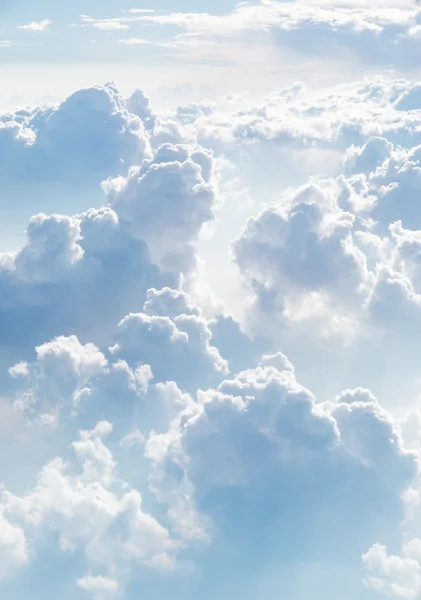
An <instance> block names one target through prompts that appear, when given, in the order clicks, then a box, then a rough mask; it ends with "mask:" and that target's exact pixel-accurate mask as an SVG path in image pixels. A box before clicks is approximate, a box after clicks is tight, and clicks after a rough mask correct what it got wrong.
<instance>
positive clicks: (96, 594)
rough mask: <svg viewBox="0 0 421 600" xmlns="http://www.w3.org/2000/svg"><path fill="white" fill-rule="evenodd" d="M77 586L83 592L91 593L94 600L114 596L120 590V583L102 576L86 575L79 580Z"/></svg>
mask: <svg viewBox="0 0 421 600" xmlns="http://www.w3.org/2000/svg"><path fill="white" fill-rule="evenodd" d="M77 584H78V586H79V587H80V588H82V589H83V590H86V591H87V592H90V593H91V594H92V596H93V598H94V600H103V599H104V598H109V597H111V596H114V595H115V594H116V593H117V592H118V590H119V584H118V581H116V580H115V579H109V578H108V577H103V576H102V575H86V576H85V577H82V578H81V579H78V580H77Z"/></svg>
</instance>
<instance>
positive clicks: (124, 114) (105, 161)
mask: <svg viewBox="0 0 421 600" xmlns="http://www.w3.org/2000/svg"><path fill="white" fill-rule="evenodd" d="M0 122H1V124H0V146H1V148H2V160H1V161H0V167H1V173H2V177H4V178H5V179H6V181H7V182H8V183H9V182H10V183H12V182H13V183H16V179H17V178H25V179H27V180H29V181H33V182H34V183H35V182H39V181H46V180H47V181H57V180H60V181H64V180H68V181H71V182H72V183H73V184H76V186H78V185H80V184H81V183H86V182H87V181H89V182H94V183H99V181H100V180H101V178H105V177H107V176H109V175H110V174H115V175H117V174H119V173H121V172H122V171H123V166H124V165H126V168H127V167H129V166H131V165H133V164H138V163H139V161H140V160H141V159H142V158H143V157H144V156H145V154H147V153H148V139H147V137H146V135H145V130H144V127H143V124H142V121H141V119H140V118H139V117H137V116H136V115H134V114H132V113H130V112H129V111H128V110H127V108H126V99H125V98H124V97H123V96H122V95H121V94H120V92H119V91H118V90H117V88H116V87H115V86H114V84H112V83H109V84H107V85H105V86H96V87H92V88H87V89H83V90H79V91H77V92H75V93H74V94H72V95H71V96H70V97H69V98H67V99H66V100H64V101H63V102H62V103H61V104H60V105H58V106H57V107H41V108H36V109H22V110H18V111H16V112H15V113H6V114H4V115H2V116H1V118H0Z"/></svg>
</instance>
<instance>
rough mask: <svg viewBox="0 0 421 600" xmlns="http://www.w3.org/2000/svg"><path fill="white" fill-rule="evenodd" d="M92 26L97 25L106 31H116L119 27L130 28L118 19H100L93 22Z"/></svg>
mask: <svg viewBox="0 0 421 600" xmlns="http://www.w3.org/2000/svg"><path fill="white" fill-rule="evenodd" d="M92 27H96V28H97V29H104V30H105V31H114V30H118V29H130V27H129V26H128V25H125V24H124V23H120V21H117V20H110V21H98V23H93V24H92Z"/></svg>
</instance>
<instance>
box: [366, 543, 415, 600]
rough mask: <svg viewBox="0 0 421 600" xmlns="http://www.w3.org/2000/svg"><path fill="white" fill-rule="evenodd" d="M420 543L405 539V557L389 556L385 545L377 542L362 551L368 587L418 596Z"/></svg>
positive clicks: (410, 599)
mask: <svg viewBox="0 0 421 600" xmlns="http://www.w3.org/2000/svg"><path fill="white" fill-rule="evenodd" d="M420 558H421V543H420V540H419V539H413V540H410V541H408V542H406V543H405V544H404V546H403V549H402V556H396V555H393V554H392V555H389V554H388V552H387V548H386V546H382V545H381V544H374V545H373V546H372V547H371V548H370V550H368V552H366V553H365V554H363V556H362V560H363V564H364V567H365V569H366V571H367V576H366V578H365V583H366V585H367V587H369V588H372V589H373V590H374V591H376V592H380V593H382V594H384V595H386V596H389V597H395V598H407V599H409V600H412V599H415V598H418V596H419V593H420V591H421V564H420Z"/></svg>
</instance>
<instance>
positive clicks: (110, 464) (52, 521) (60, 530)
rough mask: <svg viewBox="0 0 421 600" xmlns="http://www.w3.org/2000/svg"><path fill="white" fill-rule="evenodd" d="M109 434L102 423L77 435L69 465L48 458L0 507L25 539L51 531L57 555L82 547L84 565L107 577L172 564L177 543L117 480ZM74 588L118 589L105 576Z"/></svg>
mask: <svg viewBox="0 0 421 600" xmlns="http://www.w3.org/2000/svg"><path fill="white" fill-rule="evenodd" d="M111 432H112V425H111V424H110V423H108V422H106V421H102V422H99V423H98V424H97V425H96V426H95V427H94V428H93V429H92V430H90V431H81V432H80V433H79V437H78V439H77V440H76V441H75V442H74V443H73V444H72V449H73V454H74V458H73V460H72V461H71V462H65V461H63V460H62V459H60V458H55V459H53V460H52V461H51V462H49V463H48V464H47V465H45V467H44V468H43V469H42V470H41V471H40V472H39V473H38V475H37V477H36V482H35V485H34V487H33V488H32V489H29V490H28V491H27V492H26V493H24V494H23V495H21V496H18V495H14V494H12V493H10V492H9V491H3V494H2V500H1V506H2V509H3V510H4V512H5V513H6V514H7V515H11V516H13V518H14V519H16V520H17V521H19V522H20V523H21V524H22V527H24V528H25V530H26V531H27V535H28V536H29V537H30V539H32V540H35V539H36V537H37V535H39V534H38V533H37V532H38V531H40V530H46V531H48V530H51V531H52V532H54V533H55V534H56V536H57V540H58V542H59V546H60V549H61V551H62V552H68V553H72V552H75V551H76V550H77V549H81V550H82V552H83V553H84V555H85V557H86V561H87V564H89V565H90V566H91V567H92V568H96V569H98V568H100V569H104V572H106V573H109V574H112V573H118V574H124V571H125V570H126V569H127V568H137V569H139V568H142V567H143V568H145V567H147V565H148V564H150V563H154V561H157V562H158V563H159V562H160V561H161V562H163V558H164V557H166V558H167V561H168V563H169V564H171V556H172V554H173V552H174V550H175V549H176V547H177V543H176V541H174V540H172V539H171V537H170V534H169V532H168V530H167V529H166V528H165V527H164V526H162V525H161V524H160V523H159V522H158V521H157V520H156V519H155V518H154V517H152V516H151V515H150V514H148V513H147V512H145V511H144V510H143V508H142V497H141V495H140V493H139V492H138V491H136V490H135V489H131V488H130V486H128V485H124V482H123V481H121V480H119V479H118V476H117V474H116V472H115V468H116V463H115V461H114V460H113V456H112V454H111V452H110V450H109V449H108V448H107V446H106V445H105V444H104V438H105V437H106V436H108V435H110V434H111ZM20 531H22V530H20V529H16V533H15V534H14V537H15V542H20V540H19V537H18V534H19V532H20ZM6 533H8V532H7V530H6ZM11 533H13V530H12V531H11ZM10 537H11V536H10ZM16 538H18V539H17V540H16ZM6 541H7V538H6ZM78 584H79V586H81V587H82V588H84V589H87V590H89V591H92V592H93V593H94V594H97V597H98V594H99V595H100V594H103V593H105V592H106V591H108V592H109V591H117V589H118V584H117V582H116V581H114V580H113V578H112V577H109V576H107V577H91V576H87V577H84V578H82V579H80V580H79V581H78Z"/></svg>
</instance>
